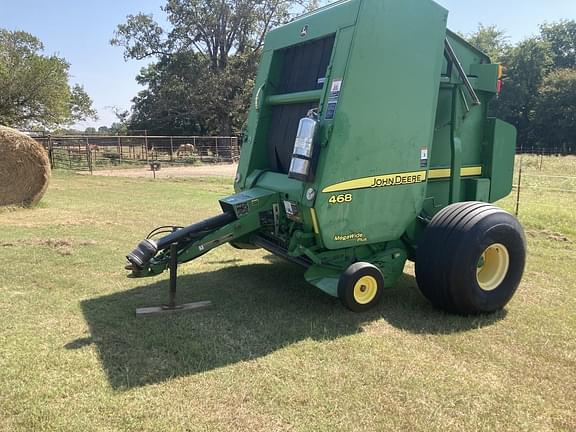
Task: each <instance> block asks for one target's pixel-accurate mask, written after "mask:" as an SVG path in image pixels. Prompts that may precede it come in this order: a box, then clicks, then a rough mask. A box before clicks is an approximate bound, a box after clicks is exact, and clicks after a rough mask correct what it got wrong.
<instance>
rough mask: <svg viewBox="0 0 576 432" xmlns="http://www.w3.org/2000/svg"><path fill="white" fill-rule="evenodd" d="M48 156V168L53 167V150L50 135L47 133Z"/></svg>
mask: <svg viewBox="0 0 576 432" xmlns="http://www.w3.org/2000/svg"><path fill="white" fill-rule="evenodd" d="M48 158H49V159H50V169H54V151H53V149H52V135H48Z"/></svg>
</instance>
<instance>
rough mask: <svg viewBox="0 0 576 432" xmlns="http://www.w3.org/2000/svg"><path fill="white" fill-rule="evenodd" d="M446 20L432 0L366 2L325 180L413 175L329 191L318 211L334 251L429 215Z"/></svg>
mask: <svg viewBox="0 0 576 432" xmlns="http://www.w3.org/2000/svg"><path fill="white" fill-rule="evenodd" d="M446 19H447V12H446V11H445V10H444V9H443V8H441V7H440V6H438V5H437V4H435V3H433V2H429V1H422V0H409V1H403V2H397V1H392V0H384V1H373V0H367V1H364V2H363V3H362V5H361V10H360V14H359V18H358V23H357V26H356V34H355V36H354V41H353V47H352V50H351V52H350V60H349V63H348V68H347V71H346V75H345V76H344V77H343V84H342V90H341V95H340V101H339V105H338V108H337V111H336V116H335V120H334V129H333V132H332V134H331V138H330V141H329V143H328V146H327V148H324V149H322V151H321V155H320V162H319V168H318V173H319V181H318V184H317V187H318V190H319V191H326V190H331V189H329V188H330V187H331V186H333V185H336V184H339V183H342V182H347V181H350V180H354V179H363V178H364V179H365V178H368V177H371V176H373V177H375V178H376V177H378V176H383V175H389V174H406V173H410V175H409V176H407V180H406V181H407V182H409V184H394V185H392V186H391V187H374V188H370V187H369V186H368V187H367V188H362V189H347V187H346V186H344V187H343V189H342V190H341V191H337V192H334V193H333V192H324V193H320V194H319V196H318V198H317V200H316V210H317V214H318V219H319V222H320V226H321V230H322V239H323V242H324V244H325V245H326V247H327V248H328V249H341V248H347V247H351V246H357V245H358V244H359V243H360V244H361V243H369V244H371V243H381V242H386V241H390V240H395V239H398V238H400V237H401V236H402V233H403V232H404V231H405V230H406V227H407V226H408V225H409V224H410V223H411V222H413V221H414V219H415V218H416V217H417V215H418V214H419V213H420V211H421V208H422V205H423V200H424V195H425V179H426V169H427V166H426V165H425V164H424V163H425V162H427V161H425V160H424V159H425V158H423V155H424V154H425V153H426V152H427V151H428V150H429V149H430V147H431V143H432V135H433V127H434V119H435V114H436V106H437V98H438V91H439V85H440V74H441V66H442V59H443V45H444V38H445V34H446ZM422 172H423V173H422ZM413 174H420V175H413ZM414 179H417V180H414ZM340 194H343V195H344V202H338V199H339V198H337V197H338V196H339V195H340ZM330 201H332V203H331V202H330Z"/></svg>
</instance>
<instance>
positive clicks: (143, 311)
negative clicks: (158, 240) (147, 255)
mask: <svg viewBox="0 0 576 432" xmlns="http://www.w3.org/2000/svg"><path fill="white" fill-rule="evenodd" d="M177 280H178V249H177V247H176V244H175V243H174V244H172V245H170V288H169V290H168V303H167V304H165V305H162V306H156V307H147V308H140V309H136V316H137V317H147V316H154V315H165V314H173V313H176V312H192V311H199V310H203V309H206V308H209V307H211V306H212V302H210V301H201V302H196V303H187V304H181V305H177V304H176V282H177Z"/></svg>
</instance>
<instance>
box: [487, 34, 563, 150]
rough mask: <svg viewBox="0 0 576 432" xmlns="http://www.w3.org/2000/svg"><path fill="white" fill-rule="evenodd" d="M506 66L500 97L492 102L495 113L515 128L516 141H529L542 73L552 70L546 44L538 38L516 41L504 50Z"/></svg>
mask: <svg viewBox="0 0 576 432" xmlns="http://www.w3.org/2000/svg"><path fill="white" fill-rule="evenodd" d="M502 61H503V63H504V65H505V66H506V80H505V81H504V86H503V89H502V94H501V96H500V99H499V100H498V102H497V103H496V105H495V107H494V108H495V111H496V113H497V116H498V117H501V118H503V119H504V120H506V121H508V122H510V123H512V124H513V125H514V126H516V128H517V129H518V144H519V145H520V146H528V145H531V144H533V140H534V135H533V124H532V120H533V118H534V109H535V107H536V104H537V102H538V94H539V93H538V92H539V89H540V87H541V85H542V82H543V80H544V77H545V76H546V75H547V74H548V73H549V72H550V71H551V70H552V67H553V61H552V53H551V50H550V47H549V45H548V44H547V43H546V42H543V41H542V40H540V39H538V38H530V39H527V40H525V41H523V42H520V43H519V44H518V45H517V46H515V47H513V48H511V49H510V50H508V52H507V53H506V55H505V56H504V57H503V59H502Z"/></svg>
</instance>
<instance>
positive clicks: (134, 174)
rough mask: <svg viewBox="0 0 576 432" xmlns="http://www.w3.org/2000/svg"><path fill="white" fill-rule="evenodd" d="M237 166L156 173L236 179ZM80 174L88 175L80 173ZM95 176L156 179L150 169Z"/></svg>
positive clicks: (104, 172) (160, 175) (166, 169)
mask: <svg viewBox="0 0 576 432" xmlns="http://www.w3.org/2000/svg"><path fill="white" fill-rule="evenodd" d="M237 169H238V165H237V164H225V165H188V166H178V167H162V169H161V170H160V171H156V178H159V179H166V178H183V177H230V178H234V176H235V175H236V170H237ZM78 174H86V172H79V173H78ZM93 175H95V176H102V177H129V178H154V173H153V172H152V171H151V170H150V168H148V167H145V168H144V167H143V168H130V169H114V170H99V171H94V173H93Z"/></svg>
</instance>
